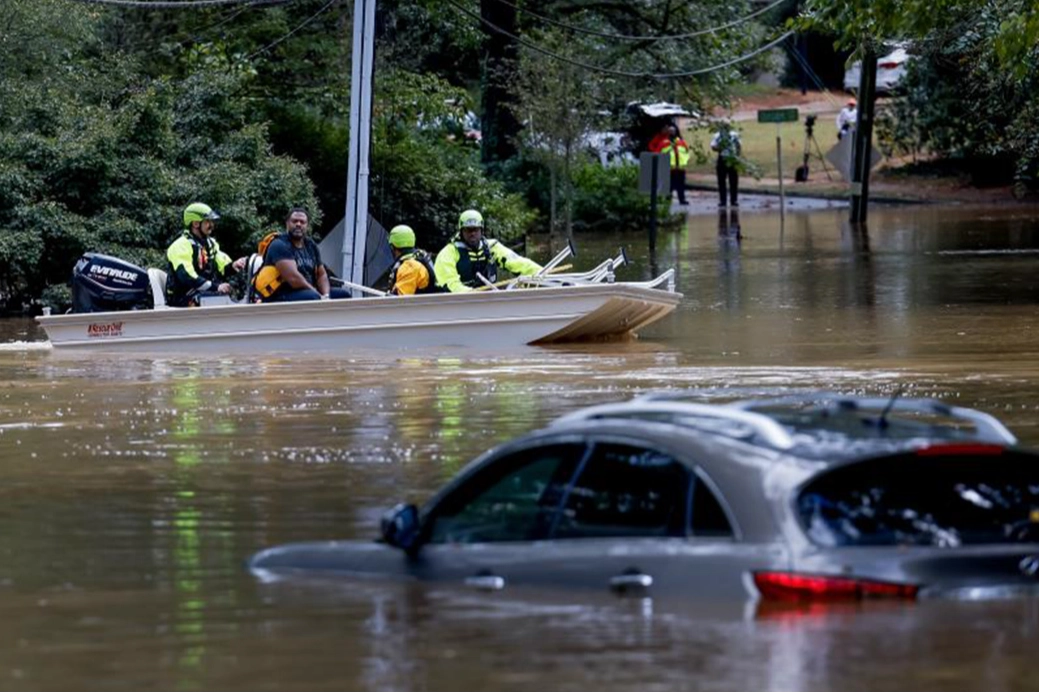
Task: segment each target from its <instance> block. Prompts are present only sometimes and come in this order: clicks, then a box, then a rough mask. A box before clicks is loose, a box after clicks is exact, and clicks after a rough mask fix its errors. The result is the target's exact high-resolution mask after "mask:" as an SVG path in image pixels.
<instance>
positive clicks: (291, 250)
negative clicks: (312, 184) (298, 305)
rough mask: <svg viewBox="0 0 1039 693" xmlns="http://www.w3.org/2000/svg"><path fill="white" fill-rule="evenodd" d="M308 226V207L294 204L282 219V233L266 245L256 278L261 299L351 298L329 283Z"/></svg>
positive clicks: (310, 299) (319, 252) (345, 292)
mask: <svg viewBox="0 0 1039 693" xmlns="http://www.w3.org/2000/svg"><path fill="white" fill-rule="evenodd" d="M309 226H310V217H309V215H308V214H307V211H306V210H305V209H302V208H299V207H296V208H294V209H293V210H292V211H290V212H289V216H288V217H287V218H286V219H285V233H283V234H280V235H279V236H278V237H277V238H275V239H274V240H272V241H271V243H270V245H269V246H267V250H266V252H265V253H264V256H263V267H262V268H260V272H259V274H258V275H257V280H256V285H257V289H260V295H261V296H263V301H264V302H269V301H316V300H319V299H327V298H350V292H349V291H347V290H346V289H339V288H336V289H333V288H331V286H330V285H329V281H328V272H327V271H326V270H325V266H324V264H323V263H322V262H321V251H320V250H318V247H317V243H315V242H314V241H313V240H311V239H310V238H309V237H308V236H307V228H308V227H309ZM269 268H270V269H269ZM261 286H262V287H263V288H262V289H261Z"/></svg>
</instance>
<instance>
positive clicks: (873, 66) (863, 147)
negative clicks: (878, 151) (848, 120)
mask: <svg viewBox="0 0 1039 693" xmlns="http://www.w3.org/2000/svg"><path fill="white" fill-rule="evenodd" d="M876 96H877V54H876V52H875V51H874V50H873V48H872V46H867V47H866V48H865V49H864V50H863V51H862V76H861V77H860V79H859V103H858V109H859V113H858V117H857V118H856V121H855V140H854V145H855V148H854V150H853V153H852V168H851V217H850V220H851V222H852V223H853V224H860V223H864V222H865V221H866V210H867V207H868V206H869V170H870V168H871V167H872V165H873V161H872V154H873V111H874V101H876Z"/></svg>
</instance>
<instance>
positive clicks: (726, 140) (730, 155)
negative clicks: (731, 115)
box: [711, 121, 742, 207]
mask: <svg viewBox="0 0 1039 693" xmlns="http://www.w3.org/2000/svg"><path fill="white" fill-rule="evenodd" d="M741 149H742V145H741V143H740V133H738V132H736V131H735V130H733V129H732V128H731V127H730V126H729V123H728V122H726V121H722V122H720V123H719V124H718V129H717V131H716V132H715V133H714V137H712V138H711V150H712V151H715V152H718V162H717V164H716V166H715V171H716V172H717V174H718V206H719V207H724V206H725V201H726V196H727V197H728V200H729V206H730V207H739V206H740V205H739V185H740V174H739V165H740V151H741ZM726 193H728V194H727V195H726Z"/></svg>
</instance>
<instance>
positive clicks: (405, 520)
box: [382, 503, 419, 551]
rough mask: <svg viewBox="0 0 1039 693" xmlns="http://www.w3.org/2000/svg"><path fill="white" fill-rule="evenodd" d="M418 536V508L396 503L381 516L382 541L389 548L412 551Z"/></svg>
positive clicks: (408, 504) (409, 504)
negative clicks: (394, 547)
mask: <svg viewBox="0 0 1039 693" xmlns="http://www.w3.org/2000/svg"><path fill="white" fill-rule="evenodd" d="M418 535H419V519H418V508H416V507H415V506H414V505H413V504H411V503H407V504H405V503H398V504H397V505H395V506H393V507H392V508H390V509H389V510H388V511H387V512H386V514H384V515H383V516H382V539H383V541H385V542H386V543H387V544H389V545H390V546H396V547H397V548H399V549H404V550H405V551H412V550H414V549H415V548H417V543H418Z"/></svg>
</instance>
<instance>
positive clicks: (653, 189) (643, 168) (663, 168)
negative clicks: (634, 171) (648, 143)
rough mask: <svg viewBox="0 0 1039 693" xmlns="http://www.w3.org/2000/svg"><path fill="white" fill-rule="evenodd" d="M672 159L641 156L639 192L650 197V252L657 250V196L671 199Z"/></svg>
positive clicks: (664, 155) (647, 153)
mask: <svg viewBox="0 0 1039 693" xmlns="http://www.w3.org/2000/svg"><path fill="white" fill-rule="evenodd" d="M670 176H671V159H670V156H669V155H667V154H655V153H653V152H642V154H640V155H639V192H640V193H642V194H644V195H647V194H648V195H649V251H650V252H651V253H652V252H654V251H655V250H656V249H657V196H658V195H660V194H666V195H667V199H668V200H670V199H671V177H670Z"/></svg>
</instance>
